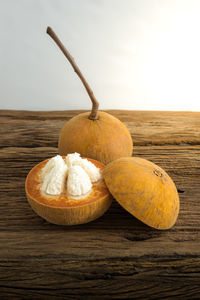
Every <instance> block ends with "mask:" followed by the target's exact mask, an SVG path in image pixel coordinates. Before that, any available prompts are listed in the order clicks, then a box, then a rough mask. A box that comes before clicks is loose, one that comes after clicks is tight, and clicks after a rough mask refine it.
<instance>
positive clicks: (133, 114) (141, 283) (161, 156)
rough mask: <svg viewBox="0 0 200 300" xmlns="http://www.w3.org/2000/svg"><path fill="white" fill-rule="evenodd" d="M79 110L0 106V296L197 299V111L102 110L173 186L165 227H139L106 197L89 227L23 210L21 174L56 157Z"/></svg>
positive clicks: (199, 293)
mask: <svg viewBox="0 0 200 300" xmlns="http://www.w3.org/2000/svg"><path fill="white" fill-rule="evenodd" d="M78 112H79V111H65V112H27V111H5V110H4V111H0V133H1V139H0V174H1V177H0V299H82V298H85V299H168V298H171V299H199V298H200V112H199V113H198V112H196V113H194V112H143V111H141V112H139V111H109V112H110V113H111V114H113V115H114V116H117V117H118V118H119V119H121V120H122V121H123V122H125V124H126V125H127V126H128V128H129V130H130V131H131V134H132V137H133V142H134V153H133V155H136V156H140V157H143V158H146V159H149V160H151V161H153V162H154V163H156V164H159V165H160V166H161V167H163V168H164V169H165V170H166V171H167V172H168V173H169V175H170V176H171V177H172V178H173V180H174V181H175V183H176V185H177V188H178V190H179V195H180V202H181V209H180V215H179V218H178V221H177V223H176V225H175V226H174V227H173V228H172V229H171V230H166V231H157V230H154V229H151V228H148V227H147V226H145V225H144V224H142V223H141V222H139V221H138V220H136V219H135V218H133V217H132V216H131V215H130V214H128V212H126V211H124V210H123V209H122V208H121V207H120V206H119V205H118V204H117V203H116V202H115V201H113V204H112V206H111V208H110V209H109V211H108V212H107V213H106V214H105V215H104V216H103V217H101V218H99V219H98V220H96V221H94V222H91V223H89V224H85V225H80V226H72V227H64V226H56V225H53V224H49V223H48V222H46V221H44V220H43V219H41V218H40V217H38V216H37V215H36V214H35V213H34V212H33V211H32V210H31V208H30V207H29V205H28V203H27V201H26V197H25V191H24V181H25V177H26V175H27V173H28V171H29V170H30V169H31V168H32V167H33V166H34V165H35V164H36V163H38V162H40V161H41V160H43V159H45V158H47V157H51V156H53V155H55V154H56V153H57V140H58V134H59V130H60V128H61V127H62V125H63V124H64V123H65V121H66V120H68V119H69V118H71V117H73V116H74V115H75V114H77V113H78Z"/></svg>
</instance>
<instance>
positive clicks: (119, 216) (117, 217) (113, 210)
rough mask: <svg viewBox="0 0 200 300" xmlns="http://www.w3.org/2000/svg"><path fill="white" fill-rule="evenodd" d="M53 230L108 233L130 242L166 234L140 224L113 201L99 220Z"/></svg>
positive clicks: (56, 227)
mask: <svg viewBox="0 0 200 300" xmlns="http://www.w3.org/2000/svg"><path fill="white" fill-rule="evenodd" d="M50 225H51V226H53V227H54V230H58V231H66V230H67V231H70V232H77V231H78V232H82V233H84V232H87V233H91V234H92V233H94V234H95V235H96V234H98V232H99V233H100V232H101V233H103V232H105V233H108V234H109V233H110V234H117V235H119V236H120V235H121V236H122V235H123V237H124V238H126V239H127V240H130V241H143V240H148V239H150V238H152V237H159V236H161V235H163V234H165V233H166V230H165V231H162V230H157V229H154V228H151V227H149V226H147V225H146V224H144V223H142V222H141V221H139V220H138V219H136V218H135V217H134V216H132V215H131V214H130V213H128V212H127V211H126V210H124V209H123V208H122V207H121V206H120V205H119V204H118V203H117V202H116V201H115V200H113V202H112V204H111V206H110V208H109V209H108V210H107V212H106V213H105V214H104V215H103V216H101V217H100V218H98V219H96V220H94V221H92V222H89V223H87V224H81V225H74V226H67V227H66V226H56V225H53V224H50Z"/></svg>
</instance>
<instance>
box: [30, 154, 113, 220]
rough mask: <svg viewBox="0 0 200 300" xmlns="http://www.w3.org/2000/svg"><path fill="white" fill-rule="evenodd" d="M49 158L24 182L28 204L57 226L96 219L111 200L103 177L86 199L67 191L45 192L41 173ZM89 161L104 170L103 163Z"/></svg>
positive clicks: (35, 168) (31, 172)
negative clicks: (50, 194) (71, 195)
mask: <svg viewBox="0 0 200 300" xmlns="http://www.w3.org/2000/svg"><path fill="white" fill-rule="evenodd" d="M47 161H48V160H45V161H43V162H41V163H39V164H38V165H36V166H35V167H34V168H33V169H32V170H31V171H30V172H29V174H28V176H27V178H26V183H25V189H26V195H27V198H28V201H29V204H30V205H31V207H32V209H33V210H34V211H35V212H36V213H37V214H38V215H39V216H41V217H43V218H44V219H46V220H47V221H49V222H50V223H54V224H58V225H76V224H83V223H87V222H90V221H92V220H95V219H96V218H98V217H100V216H101V215H103V214H104V213H105V211H106V210H107V209H108V208H109V206H110V204H111V202H112V196H111V195H110V193H109V191H108V189H107V187H106V185H105V182H104V180H103V179H102V180H100V181H99V182H98V183H96V184H94V185H93V187H92V191H91V193H89V194H88V195H86V197H85V198H80V199H73V198H70V197H68V196H67V195H66V194H64V193H63V194H61V195H58V196H49V195H44V193H43V192H42V191H41V183H42V182H41V177H40V174H41V169H42V168H43V167H44V166H45V164H46V163H47ZM90 161H91V162H92V163H94V164H95V166H96V167H98V168H100V169H101V170H103V168H104V165H103V164H101V163H100V162H97V161H94V160H91V159H90Z"/></svg>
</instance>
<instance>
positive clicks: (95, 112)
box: [47, 27, 99, 120]
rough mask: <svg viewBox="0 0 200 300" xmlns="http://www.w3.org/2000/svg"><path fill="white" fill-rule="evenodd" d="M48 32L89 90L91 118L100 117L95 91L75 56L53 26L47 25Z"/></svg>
mask: <svg viewBox="0 0 200 300" xmlns="http://www.w3.org/2000/svg"><path fill="white" fill-rule="evenodd" d="M47 33H48V34H49V35H50V37H51V38H52V39H53V40H54V42H55V43H56V44H57V45H58V47H59V48H60V49H61V51H62V52H63V53H64V55H65V56H66V58H67V59H68V61H69V62H70V64H71V65H72V67H73V69H74V71H75V72H76V74H77V75H78V77H79V78H80V80H81V81H82V83H83V85H84V87H85V88H86V91H87V93H88V95H89V97H90V99H91V101H92V110H91V114H90V116H89V119H91V120H96V119H98V108H99V102H98V101H97V99H96V98H95V96H94V94H93V91H92V90H91V88H90V86H89V84H88V83H87V81H86V80H85V78H84V76H83V74H82V73H81V71H80V69H79V67H78V66H77V64H76V63H75V61H74V59H73V57H72V56H71V54H70V53H69V52H68V50H67V49H66V48H65V46H64V45H63V43H62V42H61V41H60V40H59V38H58V37H57V35H56V34H55V32H54V31H53V29H51V27H47Z"/></svg>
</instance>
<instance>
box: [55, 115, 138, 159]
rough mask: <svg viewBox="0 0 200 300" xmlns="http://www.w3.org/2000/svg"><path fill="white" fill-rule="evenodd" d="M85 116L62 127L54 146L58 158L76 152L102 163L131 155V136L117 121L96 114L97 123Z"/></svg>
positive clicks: (108, 116)
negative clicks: (58, 154) (56, 149)
mask: <svg viewBox="0 0 200 300" xmlns="http://www.w3.org/2000/svg"><path fill="white" fill-rule="evenodd" d="M88 117H89V113H88V112H87V113H82V114H79V115H77V116H75V117H73V118H72V119H71V120H69V121H68V122H67V123H66V124H65V125H64V127H63V128H62V130H61V133H60V137H59V143H58V149H59V153H60V155H67V154H69V153H73V152H78V153H80V154H81V156H86V157H90V158H93V159H96V160H98V161H100V162H102V163H103V164H108V163H109V162H111V161H113V160H115V159H117V158H119V157H123V156H131V155H132V150H133V145H132V138H131V135H130V133H129V131H128V129H127V128H126V126H125V125H124V124H123V123H122V122H121V121H120V120H118V119H117V118H115V117H113V116H111V115H110V114H108V113H105V112H98V119H97V120H90V119H89V118H88Z"/></svg>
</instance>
